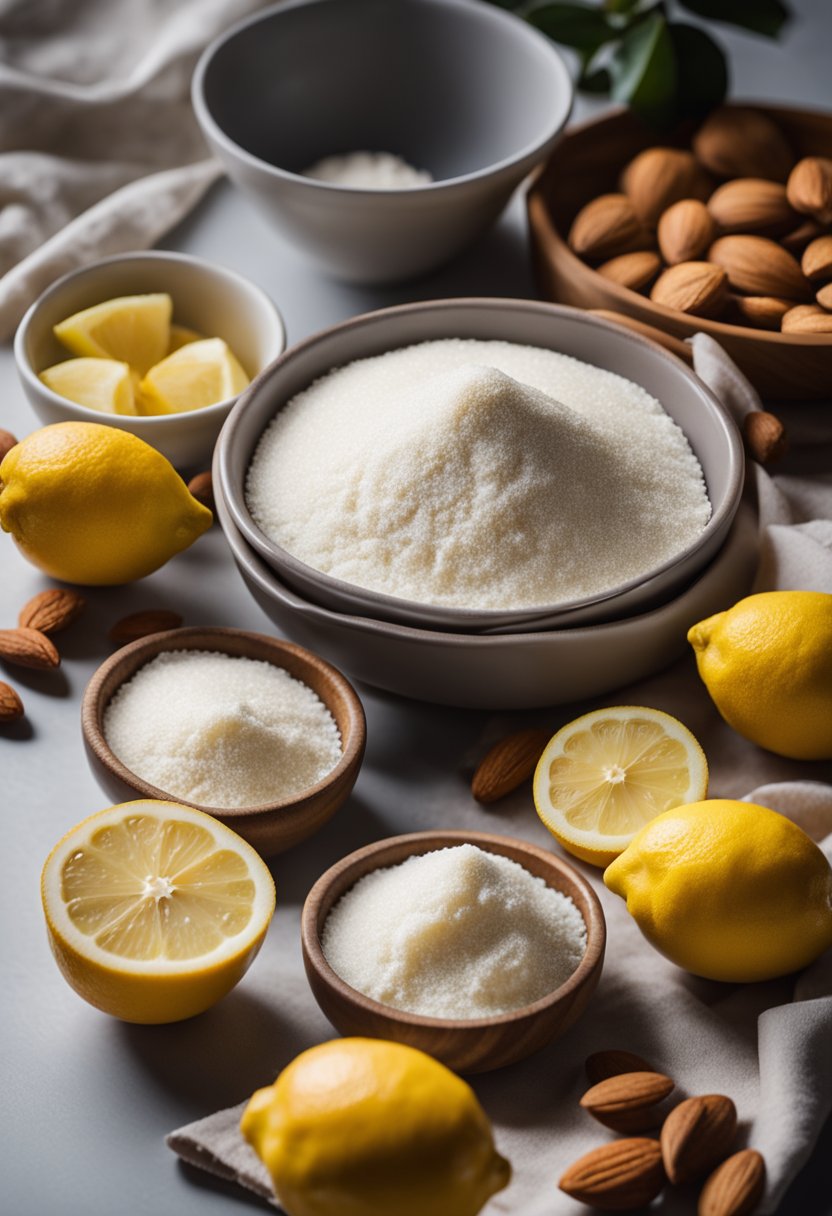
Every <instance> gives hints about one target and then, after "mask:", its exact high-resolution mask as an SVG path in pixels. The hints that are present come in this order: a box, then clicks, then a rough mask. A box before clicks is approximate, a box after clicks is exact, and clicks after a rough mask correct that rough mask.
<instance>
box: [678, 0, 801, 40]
mask: <svg viewBox="0 0 832 1216" xmlns="http://www.w3.org/2000/svg"><path fill="white" fill-rule="evenodd" d="M679 3H680V4H681V6H682V8H686V9H687V10H688V12H689V13H695V14H696V16H697V17H705V18H706V19H707V20H708V21H724V22H725V23H726V24H727V25H738V26H739V27H740V28H741V29H744V30H751V31H752V32H753V33H755V34H764V35H765V37H766V38H776V37H777V35H778V34H779V33H780V31H781V29H782V28H783V26H784V25H785V24H786V22H787V21H788V20H789V17H790V15H791V14H790V12H789V9H788V6H787V5H786V4H784V3H783V0H679Z"/></svg>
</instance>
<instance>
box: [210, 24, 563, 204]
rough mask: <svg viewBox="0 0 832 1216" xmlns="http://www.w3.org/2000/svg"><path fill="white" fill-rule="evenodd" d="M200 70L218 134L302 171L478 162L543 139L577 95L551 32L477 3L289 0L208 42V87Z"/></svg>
mask: <svg viewBox="0 0 832 1216" xmlns="http://www.w3.org/2000/svg"><path fill="white" fill-rule="evenodd" d="M553 65H557V66H556V67H553ZM200 77H201V90H202V96H203V99H204V104H205V106H206V108H207V110H208V112H209V114H210V116H211V118H212V119H213V121H214V123H216V125H217V126H218V127H219V128H220V131H221V132H222V133H223V134H224V135H225V136H226V137H227V138H228V139H230V140H232V141H233V142H234V143H235V144H237V145H238V146H239V147H241V148H243V149H244V150H245V151H246V152H248V153H249V154H251V155H252V156H254V157H257V158H258V159H259V160H261V161H265V162H266V163H267V164H270V165H273V166H277V167H279V168H280V169H283V170H286V171H288V172H290V173H296V174H298V173H302V172H303V171H304V170H305V169H306V168H308V167H309V166H310V165H311V164H312V163H313V162H315V161H316V160H318V159H320V158H321V157H324V156H329V155H333V154H339V153H347V152H353V151H379V152H382V151H386V152H392V153H395V154H396V155H399V156H402V157H404V159H405V160H407V161H408V162H410V163H411V164H413V165H414V166H416V167H417V168H422V169H427V170H429V171H430V173H431V174H432V175H433V177H434V178H435V179H437V180H441V179H448V178H455V177H460V176H464V175H467V174H471V173H476V172H478V171H481V170H483V169H485V168H487V167H489V166H492V165H495V164H498V163H499V162H501V161H504V160H509V159H515V158H517V157H518V156H519V155H521V154H522V153H523V152H525V151H528V150H529V149H530V148H533V147H534V146H535V145H536V144H538V143H540V142H542V141H543V140H545V139H546V138H547V137H548V136H549V135H550V134H551V133H552V132H553V131H554V130H557V129H558V127H559V126H560V124H561V123H562V121H563V120H564V119H565V117H566V114H567V113H568V110H569V106H570V100H571V98H570V93H571V90H570V86H569V81H568V76H567V75H566V73H565V70H564V69H563V66H562V64H561V63H560V61H559V59H558V57H557V55H556V53H555V52H554V51H553V49H552V47H551V45H550V44H548V43H547V41H546V39H544V38H542V37H541V36H540V35H539V34H538V33H537V32H536V31H535V30H533V29H531V28H530V27H529V26H527V25H525V24H524V23H523V22H521V21H519V20H518V19H516V18H514V17H512V16H510V15H508V14H506V13H504V12H501V11H500V10H499V9H498V8H492V7H491V6H489V5H485V4H478V3H472V2H471V0H396V3H395V4H390V2H389V0H350V3H349V4H344V3H342V2H341V0H306V2H304V3H293V2H292V0H289V2H287V3H283V4H281V5H280V6H279V7H276V8H274V9H272V10H270V11H268V12H266V13H264V14H259V15H258V16H257V17H256V18H254V19H252V20H250V21H248V22H246V23H244V24H243V25H241V26H239V27H237V28H236V29H235V30H232V31H231V33H230V34H228V35H226V36H225V38H224V39H222V40H221V41H220V42H219V44H217V45H216V46H215V47H214V48H212V49H211V50H209V52H208V54H207V56H206V59H205V60H204V61H203V65H202V67H201V69H198V72H197V81H198V85H197V92H198V91H199V87H200V85H199V81H200Z"/></svg>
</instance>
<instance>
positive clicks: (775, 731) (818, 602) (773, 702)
mask: <svg viewBox="0 0 832 1216" xmlns="http://www.w3.org/2000/svg"><path fill="white" fill-rule="evenodd" d="M688 641H689V642H690V644H691V646H692V647H693V649H694V650H695V651H696V664H697V667H698V669H699V675H700V676H701V678H702V681H703V683H704V684H705V687H706V688H707V690H708V692H709V693H710V694H711V696H712V698H713V701H714V704H715V705H716V707H717V709H718V710H719V712H720V713H721V714H722V716H723V718H724V719H725V721H726V722H727V723H728V725H729V726H731V727H733V728H734V730H735V731H737V733H738V734H740V735H743V736H744V737H745V738H746V739H750V740H751V741H752V743H757V744H758V745H759V746H760V747H765V748H767V749H768V750H769V751H771V752H776V753H777V755H779V756H789V757H791V758H792V759H794V760H828V759H830V758H832V595H827V594H825V593H824V592H822V591H765V592H763V593H762V594H760V595H750V596H748V597H747V598H746V599H744V600H740V601H739V603H737V604H734V606H733V608H729V609H728V611H727V612H719V613H717V615H716V616H712V617H708V619H707V620H705V621H700V622H699V624H698V625H694V626H693V628H692V629H691V630H690V631H689V632H688Z"/></svg>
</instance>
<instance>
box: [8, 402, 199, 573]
mask: <svg viewBox="0 0 832 1216" xmlns="http://www.w3.org/2000/svg"><path fill="white" fill-rule="evenodd" d="M211 520H212V515H211V512H210V511H209V510H208V508H207V507H204V506H202V504H201V503H198V502H197V500H196V499H195V498H194V497H193V496H192V495H191V494H189V492H188V488H187V486H186V485H185V483H184V481H183V480H182V478H181V477H180V476H179V474H178V473H177V472H176V470H175V469H174V467H173V465H172V464H171V463H170V462H169V461H168V460H166V459H165V457H164V456H162V454H161V453H160V452H157V451H156V449H155V448H152V447H151V446H150V445H149V444H147V443H145V442H144V441H143V440H142V439H138V438H137V437H136V436H135V435H131V434H129V433H128V432H127V431H121V430H119V429H118V428H117V427H110V426H102V425H101V424H100V423H96V422H58V423H55V424H54V425H52V426H45V427H42V428H41V429H40V430H39V431H35V432H34V433H33V434H31V435H29V436H28V437H27V438H26V439H23V440H22V441H21V442H20V443H18V444H17V445H16V446H15V447H13V448H12V449H11V451H10V452H9V453H8V454H7V455H6V457H5V458H4V460H3V462H2V464H0V527H2V528H3V530H4V531H5V532H10V533H11V534H12V536H13V537H14V539H15V541H16V542H17V544H18V547H19V548H20V550H21V551H22V552H23V553H24V554H25V556H26V557H27V558H28V559H29V561H31V562H33V563H34V564H35V565H36V566H39V567H40V569H41V570H44V571H45V572H46V573H47V574H49V575H51V576H52V578H57V579H62V580H63V581H64V582H67V583H87V584H91V585H99V586H103V585H109V584H113V583H129V582H132V581H133V580H134V579H137V578H144V576H145V575H146V574H151V573H152V572H153V571H154V570H156V569H158V567H159V566H163V565H164V564H165V562H166V561H168V560H169V559H170V558H171V557H173V556H174V554H175V553H179V552H180V551H181V550H182V549H186V548H187V547H188V545H190V544H192V543H193V541H195V540H196V538H197V537H198V536H200V535H201V534H202V533H203V532H204V531H205V530H206V528H209V527H210V526H211Z"/></svg>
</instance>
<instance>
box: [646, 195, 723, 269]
mask: <svg viewBox="0 0 832 1216" xmlns="http://www.w3.org/2000/svg"><path fill="white" fill-rule="evenodd" d="M657 236H658V239H659V249H661V251H662V257H663V258H664V260H665V261H666V262H667V263H668V264H669V265H670V266H675V265H676V264H677V263H679V262H694V261H696V260H697V259H698V258H700V257H701V256H702V254H703V253H705V251H706V250H707V248H708V246H709V245H710V244H711V243H712V241H713V239H714V237H715V236H716V224H715V223H714V221H713V218H712V216H711V214H710V212H709V211H708V208H707V207H706V206H705V204H704V203H702V202H700V201H699V200H698V199H695V198H683V199H682V200H681V201H680V202H678V203H674V204H673V206H672V207H668V209H667V211H665V212H664V213H663V214H662V216H661V219H660V220H659V228H658V233H657Z"/></svg>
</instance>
